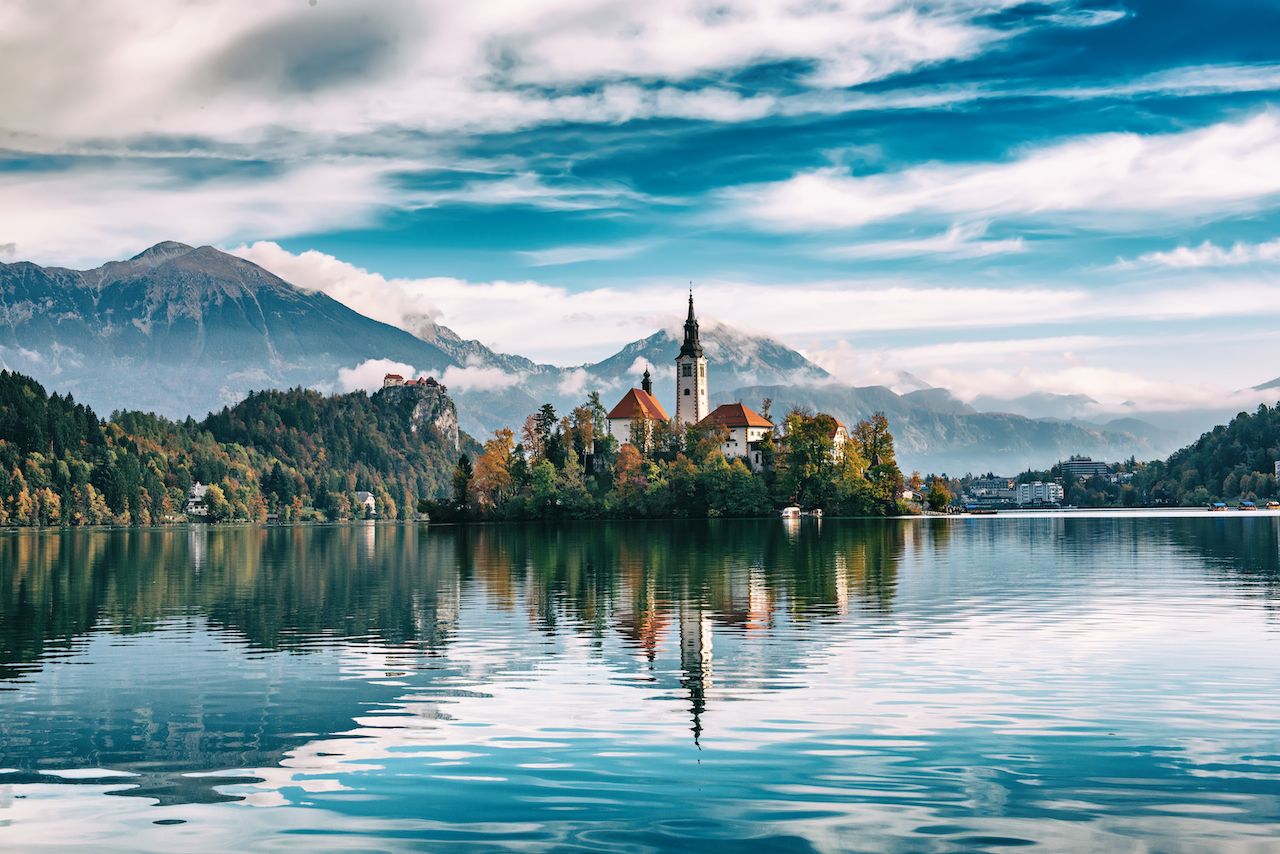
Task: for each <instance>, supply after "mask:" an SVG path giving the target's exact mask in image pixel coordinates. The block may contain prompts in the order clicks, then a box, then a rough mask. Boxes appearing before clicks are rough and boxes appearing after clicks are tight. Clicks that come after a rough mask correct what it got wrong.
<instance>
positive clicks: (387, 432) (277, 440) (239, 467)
mask: <svg viewBox="0 0 1280 854" xmlns="http://www.w3.org/2000/svg"><path fill="white" fill-rule="evenodd" d="M414 394H415V395H416V396H417V397H418V398H421V397H422V396H426V397H427V398H429V399H428V400H426V403H427V404H429V406H428V408H429V409H430V410H432V411H439V412H442V413H444V414H446V415H449V414H452V413H453V403H452V401H450V400H449V399H448V397H447V396H446V395H445V394H444V392H443V390H440V391H435V390H423V391H417V392H415V393H414ZM419 403H423V400H421V399H415V398H414V397H409V396H407V395H405V394H399V395H391V394H386V393H384V392H378V393H375V394H373V395H368V394H365V393H364V392H354V393H351V394H341V395H332V396H325V395H322V394H320V393H319V392H316V391H310V390H304V389H292V390H288V391H269V392H257V393H251V394H250V395H249V396H248V397H247V398H246V399H245V400H242V401H240V402H239V403H237V404H236V405H235V406H230V407H227V408H225V409H223V410H222V411H221V412H218V413H215V414H212V415H210V416H209V417H208V418H206V419H205V420H203V421H200V422H197V421H195V420H194V419H191V418H188V419H186V420H184V421H170V420H168V419H165V418H161V417H159V416H156V415H151V414H147V413H140V412H116V413H113V414H112V416H111V418H110V419H107V420H101V419H99V417H98V416H97V415H96V414H95V413H94V412H93V410H91V409H90V408H88V407H86V406H84V405H83V404H80V403H77V402H76V401H75V400H73V399H72V398H71V396H70V395H65V396H64V395H59V394H48V393H46V391H45V389H44V388H43V387H42V386H41V385H40V384H39V383H37V382H36V381H35V380H33V379H31V378H29V377H26V376H23V375H22V374H18V373H14V372H11V371H0V525H108V524H110V525H150V524H160V523H164V522H173V521H182V519H183V518H184V517H183V506H184V504H185V502H186V498H187V494H188V490H189V488H190V487H191V485H192V484H193V483H195V482H200V483H203V484H206V485H208V486H209V491H208V494H207V496H206V503H207V506H208V511H209V515H208V519H209V520H210V521H227V520H246V521H265V520H267V518H268V515H269V514H274V515H275V516H276V517H277V518H279V519H280V520H281V521H304V520H338V519H347V518H351V517H353V516H357V515H360V514H359V512H358V510H357V508H356V507H355V505H354V494H355V492H356V491H357V490H364V491H368V492H371V493H373V494H374V495H375V496H376V498H377V506H378V511H379V515H380V516H381V517H383V518H392V519H395V518H413V517H414V515H415V514H416V512H417V511H416V508H417V504H418V502H419V500H421V499H423V498H432V497H437V496H443V495H447V494H448V490H449V485H450V475H451V472H452V470H453V468H454V464H455V463H456V461H457V459H458V456H459V448H458V447H456V446H455V445H454V441H456V440H454V439H452V438H448V439H447V438H446V437H443V436H440V435H438V434H437V432H436V431H435V429H434V427H433V425H432V424H430V423H426V424H423V425H421V429H419V430H417V431H416V432H415V427H414V420H413V417H412V416H413V410H414V408H415V407H416V406H417V405H418V404H419ZM454 423H455V424H456V420H455V421H454ZM469 442H470V440H469V439H467V438H466V437H465V436H464V437H463V439H462V448H463V449H465V448H467V447H470V445H469V444H468V443H469Z"/></svg>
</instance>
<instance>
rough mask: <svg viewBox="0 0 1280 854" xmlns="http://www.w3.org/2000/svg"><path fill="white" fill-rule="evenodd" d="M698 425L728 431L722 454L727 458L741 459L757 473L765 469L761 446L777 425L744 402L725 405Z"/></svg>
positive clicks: (722, 444)
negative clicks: (762, 468) (721, 428)
mask: <svg viewBox="0 0 1280 854" xmlns="http://www.w3.org/2000/svg"><path fill="white" fill-rule="evenodd" d="M698 426H699V427H723V428H724V429H725V431H726V434H725V440H724V441H723V442H722V443H721V444H720V453H722V454H724V456H725V458H726V459H730V460H731V459H733V458H734V457H741V458H743V459H745V460H746V461H747V465H749V466H750V467H751V468H752V469H753V470H755V471H759V470H760V468H761V467H762V466H763V459H762V452H761V450H760V443H761V442H762V441H763V440H764V438H765V437H766V436H768V435H769V434H771V433H772V432H773V422H772V421H770V420H769V419H768V418H765V417H764V416H763V415H761V414H759V413H758V412H754V411H752V410H751V409H749V408H748V407H747V406H746V405H744V404H742V403H722V404H720V405H719V406H717V407H716V408H715V410H714V411H712V413H711V414H710V415H708V416H707V417H706V418H704V419H702V420H701V421H700V422H698Z"/></svg>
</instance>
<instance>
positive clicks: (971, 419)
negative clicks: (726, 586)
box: [0, 242, 1198, 472]
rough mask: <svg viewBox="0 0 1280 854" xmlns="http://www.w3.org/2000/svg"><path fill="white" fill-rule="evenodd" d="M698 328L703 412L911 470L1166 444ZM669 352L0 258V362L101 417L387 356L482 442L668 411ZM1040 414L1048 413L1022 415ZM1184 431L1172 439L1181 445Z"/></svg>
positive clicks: (307, 297)
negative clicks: (593, 355)
mask: <svg viewBox="0 0 1280 854" xmlns="http://www.w3.org/2000/svg"><path fill="white" fill-rule="evenodd" d="M701 331H702V335H701V338H702V343H703V347H704V350H705V351H706V354H707V357H708V359H709V363H710V365H709V377H708V381H709V385H710V388H711V391H712V396H713V400H714V401H715V402H733V401H736V400H743V401H745V402H748V403H749V404H751V405H753V406H759V404H760V399H761V398H762V397H766V396H768V397H772V398H773V399H774V405H773V411H774V413H775V414H777V415H780V414H782V413H784V412H785V411H786V410H787V409H788V408H790V407H791V406H801V407H805V408H809V409H812V410H823V411H828V412H831V413H832V414H834V415H837V416H838V417H840V418H842V419H843V420H845V421H847V422H850V423H852V422H853V421H855V420H857V419H859V418H862V417H865V416H866V415H869V414H870V413H872V412H875V411H883V412H885V413H886V414H887V415H888V416H889V417H890V419H892V421H893V425H894V429H895V432H896V433H897V434H898V436H899V449H900V454H901V458H902V460H903V462H904V465H906V466H908V467H912V468H921V469H922V470H929V469H934V470H942V469H944V468H945V469H946V470H948V471H965V470H974V471H977V470H980V469H981V470H987V469H996V470H1000V471H1006V472H1007V471H1013V470H1015V469H1018V468H1024V467H1026V466H1037V467H1039V466H1043V465H1046V464H1048V463H1049V462H1052V461H1053V460H1056V459H1058V458H1059V457H1062V456H1067V455H1069V454H1071V453H1091V454H1095V455H1101V456H1105V457H1107V458H1108V459H1120V458H1127V457H1129V456H1131V455H1136V456H1138V457H1150V456H1153V455H1160V454H1163V453H1165V452H1167V451H1169V450H1172V449H1173V448H1174V447H1176V446H1177V444H1178V442H1175V441H1172V439H1171V437H1169V436H1168V435H1166V434H1164V433H1163V432H1162V431H1160V430H1158V429H1157V428H1155V427H1152V426H1151V425H1150V424H1148V423H1145V422H1142V421H1139V420H1137V419H1132V418H1129V419H1125V420H1120V421H1112V422H1110V423H1106V424H1096V423H1092V422H1089V421H1087V420H1084V416H1085V414H1086V413H1087V406H1088V404H1090V403H1092V401H1089V400H1088V399H1087V398H1080V397H1077V396H1068V395H1032V396H1026V397H1023V398H1016V399H1007V400H1003V399H996V398H989V399H988V398H980V399H979V400H978V401H975V402H974V403H972V404H970V403H965V402H963V401H960V400H958V399H956V398H955V397H954V396H953V395H952V394H951V393H950V392H948V391H947V390H946V389H939V388H932V387H930V386H929V385H928V384H927V383H925V382H923V381H922V380H920V379H919V378H916V377H913V376H911V375H909V374H905V373H903V374H901V375H900V376H899V380H900V382H899V383H898V386H899V387H900V388H903V389H904V390H905V393H903V394H897V393H895V392H894V391H892V390H890V389H888V388H884V387H879V386H876V387H863V388H856V387H853V386H849V385H844V384H841V383H838V382H837V381H835V380H834V379H833V378H832V377H831V376H830V375H829V374H828V373H827V372H826V371H825V370H823V369H822V368H821V367H819V366H818V365H815V364H813V363H812V362H810V361H809V360H808V359H806V358H805V357H804V356H803V355H802V354H801V353H799V352H797V351H795V350H793V349H791V348H789V347H787V346H785V345H784V344H781V343H779V342H777V341H775V340H772V339H770V338H767V337H764V336H758V335H750V334H747V333H744V332H741V331H739V330H735V329H733V328H731V327H728V326H725V325H722V324H717V323H714V322H711V321H704V322H703V324H702V330H701ZM679 347H680V339H679V338H678V337H677V335H676V334H675V333H674V332H673V331H672V330H660V331H658V332H655V333H654V334H652V335H650V336H648V337H647V338H643V339H641V340H638V341H634V342H632V343H630V344H627V345H626V346H624V347H622V348H621V349H620V350H619V351H618V352H616V353H614V354H613V355H611V356H609V357H607V358H605V359H601V360H599V361H596V362H590V363H584V364H581V365H573V366H567V367H562V366H556V365H547V364H540V363H537V362H534V361H532V360H530V359H527V358H525V357H523V356H519V355H513V354H508V353H500V352H496V351H494V350H493V349H491V348H489V347H487V346H485V345H484V344H482V343H481V342H479V341H476V340H471V339H466V338H463V337H462V336H460V335H458V334H457V333H455V332H454V331H452V330H450V329H448V328H446V327H443V326H439V325H437V324H435V323H432V322H431V321H429V320H425V319H423V320H422V322H419V323H416V324H415V326H414V333H413V334H411V333H410V332H408V331H406V330H403V329H399V328H396V327H393V326H389V325H387V324H385V323H380V322H378V321H375V320H372V319H370V318H368V317H365V316H364V315H361V314H359V313H357V312H355V311H353V310H351V309H350V308H347V307H346V306H345V305H343V304H341V303H339V302H337V301H336V300H333V299H331V298H330V297H328V296H325V295H324V294H321V293H314V292H310V291H305V290H302V289H300V288H297V287H295V286H293V285H291V284H289V283H288V282H286V281H284V280H283V279H280V278H279V277H277V276H275V275H273V274H272V273H270V272H268V271H266V270H264V269H262V268H261V267H258V266H256V265H255V264H253V263H251V262H249V261H246V260H243V259H241V258H238V257H235V256H233V255H228V254H226V253H224V252H220V251H218V250H217V249H214V248H213V247H210V246H202V247H198V248H196V247H191V246H187V245H185V244H182V243H174V242H166V243H160V244H157V245H156V246H153V247H151V248H150V249H148V250H146V251H145V252H142V253H141V254H139V255H136V256H134V257H133V258H130V259H129V260H127V261H116V262H110V263H107V264H104V265H102V266H101V267H98V268H96V269H93V270H82V271H81V270H67V269H62V268H55V267H50V268H44V267H39V266H37V265H35V264H31V263H25V262H19V263H14V264H0V366H3V367H8V368H13V369H16V370H20V371H22V372H24V373H27V374H30V375H31V376H34V377H35V378H36V379H38V380H40V381H41V382H44V383H47V384H49V385H51V386H53V387H56V388H58V389H60V390H62V391H65V392H71V393H73V394H74V395H75V396H76V398H77V399H78V400H81V401H83V402H85V403H88V404H90V405H92V406H93V407H95V408H96V409H98V410H100V411H104V412H107V411H111V410H114V409H120V408H129V409H143V410H151V411H155V412H158V413H161V414H163V415H168V416H172V417H182V416H186V415H195V416H197V417H199V416H202V415H204V414H205V413H207V412H210V411H213V410H216V409H219V408H220V407H222V406H224V405H226V404H228V403H231V402H233V401H236V400H239V399H240V398H242V397H243V396H245V394H246V393H247V392H248V391H249V390H251V389H268V388H288V387H292V386H304V387H312V388H319V389H323V390H345V389H349V388H355V387H365V388H368V387H370V386H371V385H376V384H377V383H378V382H379V381H380V379H381V374H382V372H383V370H385V368H386V364H380V363H381V362H385V363H387V364H392V363H394V364H403V365H409V366H411V367H412V368H413V369H414V370H416V371H418V372H427V373H433V374H435V375H436V376H437V377H439V378H441V380H442V381H443V382H445V383H446V384H447V385H448V387H449V394H450V396H451V397H452V398H453V400H454V401H455V402H456V404H457V410H458V421H459V427H460V428H461V429H462V430H464V431H466V432H468V433H471V434H472V435H475V436H477V437H480V438H484V437H486V436H488V435H489V434H491V433H492V431H493V430H495V429H498V428H500V427H506V426H509V427H512V428H514V429H516V430H519V428H520V426H521V425H522V424H523V422H524V419H525V417H526V416H527V415H529V414H530V413H532V412H533V411H534V410H536V409H537V408H538V406H540V405H541V404H542V403H544V402H550V403H552V404H553V405H554V406H555V407H556V409H557V411H559V412H561V413H565V412H567V411H568V410H569V409H570V408H572V407H573V406H576V405H578V404H580V403H581V402H582V401H583V400H584V399H585V397H586V395H587V393H588V392H590V391H592V390H598V391H599V392H600V393H601V397H602V398H603V401H604V404H605V406H606V407H611V406H612V405H613V404H614V403H615V402H616V401H617V399H618V398H619V397H621V395H622V394H623V393H624V392H625V391H626V390H627V389H628V388H631V387H633V386H638V385H639V381H640V374H641V373H642V372H643V370H644V368H645V367H646V366H649V367H651V368H652V370H653V379H654V392H655V394H656V395H657V396H658V398H659V399H660V400H663V401H667V402H669V401H672V400H673V399H674V394H675V381H674V374H673V371H672V365H673V363H674V361H675V357H676V354H677V352H678V351H679ZM362 366H363V368H362ZM360 368H362V369H361V370H357V369H360ZM340 372H342V373H340ZM992 409H996V410H999V411H997V412H991V411H989V410H992ZM1046 415H1052V416H1055V418H1054V419H1052V420H1050V419H1045V418H1043V417H1036V416H1046ZM1162 423H1164V422H1163V420H1162ZM1185 432H1186V431H1180V432H1179V434H1178V436H1179V437H1180V438H1184V439H1185V438H1188V437H1189V435H1195V433H1194V432H1192V433H1190V434H1189V435H1188V436H1184V435H1183V434H1184V433H1185ZM1196 432H1198V429H1197V431H1196Z"/></svg>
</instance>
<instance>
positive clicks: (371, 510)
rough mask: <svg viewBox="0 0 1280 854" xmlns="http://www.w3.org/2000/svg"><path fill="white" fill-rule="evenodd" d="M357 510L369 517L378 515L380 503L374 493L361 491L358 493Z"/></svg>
mask: <svg viewBox="0 0 1280 854" xmlns="http://www.w3.org/2000/svg"><path fill="white" fill-rule="evenodd" d="M356 509H357V510H358V511H359V512H361V513H364V514H366V515H368V516H376V515H378V501H377V499H375V498H374V497H373V493H372V492H365V491H364V490H360V491H358V492H356Z"/></svg>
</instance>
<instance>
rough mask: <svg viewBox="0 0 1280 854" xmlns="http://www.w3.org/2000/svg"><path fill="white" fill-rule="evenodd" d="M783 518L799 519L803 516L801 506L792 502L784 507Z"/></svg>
mask: <svg viewBox="0 0 1280 854" xmlns="http://www.w3.org/2000/svg"><path fill="white" fill-rule="evenodd" d="M781 515H782V518H783V519H799V518H800V516H801V513H800V508H799V507H797V506H795V505H794V504H792V505H791V506H790V507H783V508H782V514H781Z"/></svg>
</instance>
